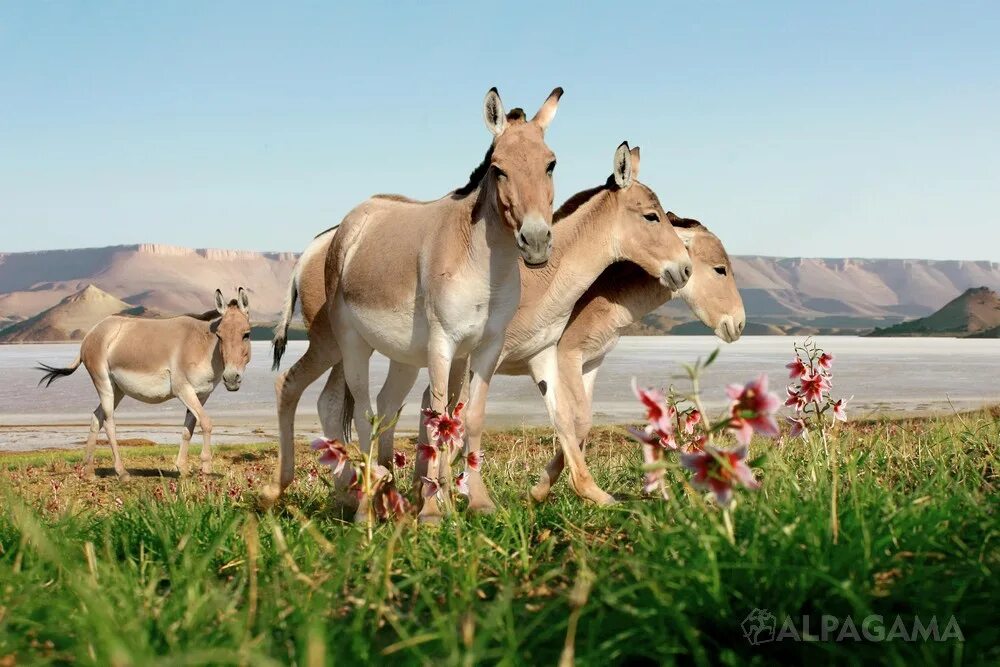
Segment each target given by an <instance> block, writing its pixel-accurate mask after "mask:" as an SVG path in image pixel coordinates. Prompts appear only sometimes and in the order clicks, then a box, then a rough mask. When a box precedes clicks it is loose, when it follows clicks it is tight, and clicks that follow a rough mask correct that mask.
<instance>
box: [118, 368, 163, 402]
mask: <svg viewBox="0 0 1000 667" xmlns="http://www.w3.org/2000/svg"><path fill="white" fill-rule="evenodd" d="M111 380H112V381H113V382H114V383H115V385H116V386H117V387H118V388H119V389H121V390H122V392H124V393H125V395H126V396H130V397H132V398H134V399H136V400H139V401H142V402H143V403H162V402H164V401H166V400H168V399H170V398H173V395H174V392H173V391H172V390H171V388H170V371H169V370H168V369H166V368H163V369H160V370H157V371H155V372H152V373H137V372H132V371H125V370H112V371H111Z"/></svg>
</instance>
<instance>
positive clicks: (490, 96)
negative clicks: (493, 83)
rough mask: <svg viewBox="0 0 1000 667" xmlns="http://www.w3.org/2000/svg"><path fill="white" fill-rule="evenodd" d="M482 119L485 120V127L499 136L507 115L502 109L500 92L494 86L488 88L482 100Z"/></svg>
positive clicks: (504, 126)
mask: <svg viewBox="0 0 1000 667" xmlns="http://www.w3.org/2000/svg"><path fill="white" fill-rule="evenodd" d="M483 119H484V120H485V121H486V128H487V129H488V130H489V131H490V132H492V133H493V136H495V137H499V136H500V135H501V134H503V131H504V130H505V129H506V128H507V115H506V114H505V113H504V111H503V102H501V101H500V93H498V92H497V89H496V88H490V92H488V93H486V99H485V100H483Z"/></svg>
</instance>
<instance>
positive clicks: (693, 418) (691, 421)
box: [684, 410, 701, 435]
mask: <svg viewBox="0 0 1000 667" xmlns="http://www.w3.org/2000/svg"><path fill="white" fill-rule="evenodd" d="M699 422H701V413H700V412H698V411H697V410H692V411H691V412H689V413H687V416H686V417H685V418H684V432H685V433H687V434H688V435H690V434H692V433H694V427H695V426H697V425H698V423H699Z"/></svg>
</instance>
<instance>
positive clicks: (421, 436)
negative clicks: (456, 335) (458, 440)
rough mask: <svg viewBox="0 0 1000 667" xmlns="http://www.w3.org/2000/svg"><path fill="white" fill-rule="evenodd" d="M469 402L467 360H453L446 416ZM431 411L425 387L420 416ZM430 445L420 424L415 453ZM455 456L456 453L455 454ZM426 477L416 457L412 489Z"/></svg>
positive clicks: (424, 464) (428, 389)
mask: <svg viewBox="0 0 1000 667" xmlns="http://www.w3.org/2000/svg"><path fill="white" fill-rule="evenodd" d="M468 402H469V358H468V357H463V358H461V359H453V360H452V362H451V373H450V374H449V378H448V408H447V410H448V414H454V413H455V407H456V406H457V405H458V404H459V403H463V404H465V403H468ZM429 409H431V387H430V385H427V387H426V388H425V389H424V393H423V396H422V397H421V402H420V414H421V415H423V412H424V410H429ZM428 444H430V441H429V438H428V437H427V429H426V428H424V427H423V422H421V425H420V428H418V429H417V451H418V452H419V451H420V447H421V446H423V445H428ZM456 454H457V452H456ZM426 475H427V461H426V459H424V458H423V457H421V456H417V462H416V465H414V466H413V488H414V489H417V490H418V491H419V490H420V485H421V483H422V482H421V477H425V476H426Z"/></svg>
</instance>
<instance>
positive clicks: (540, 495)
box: [528, 482, 552, 503]
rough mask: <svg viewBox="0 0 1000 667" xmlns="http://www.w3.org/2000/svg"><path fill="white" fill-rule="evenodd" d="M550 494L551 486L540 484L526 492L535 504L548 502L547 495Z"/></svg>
mask: <svg viewBox="0 0 1000 667" xmlns="http://www.w3.org/2000/svg"><path fill="white" fill-rule="evenodd" d="M551 492H552V485H551V484H543V483H542V482H539V483H538V484H535V485H534V486H533V487H531V490H530V491H528V495H529V496H531V499H532V500H534V501H535V502H536V503H544V502H545V501H546V500H548V498H549V493H551Z"/></svg>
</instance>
